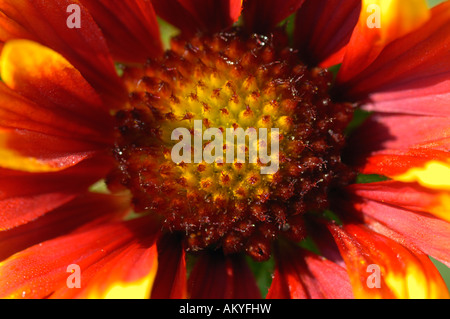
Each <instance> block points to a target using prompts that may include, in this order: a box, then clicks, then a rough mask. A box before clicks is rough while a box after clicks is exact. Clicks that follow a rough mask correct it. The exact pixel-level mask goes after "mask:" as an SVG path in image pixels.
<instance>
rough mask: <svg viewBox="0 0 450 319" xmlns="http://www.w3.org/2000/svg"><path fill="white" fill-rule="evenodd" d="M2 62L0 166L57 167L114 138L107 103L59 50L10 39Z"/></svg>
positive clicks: (45, 169) (68, 164)
mask: <svg viewBox="0 0 450 319" xmlns="http://www.w3.org/2000/svg"><path fill="white" fill-rule="evenodd" d="M0 62H1V70H0V72H1V76H2V79H3V81H4V84H3V83H2V84H0V93H1V94H0V100H1V101H2V102H4V103H2V106H1V107H0V114H1V115H2V117H1V119H0V145H1V150H0V152H1V154H2V156H1V160H0V166H2V167H4V168H8V169H16V170H24V171H29V172H52V171H59V170H62V169H65V168H68V167H71V166H73V165H76V164H77V163H79V162H81V161H83V160H86V159H88V158H91V157H93V156H96V155H98V154H101V153H104V152H105V150H106V148H107V147H109V146H110V145H111V144H112V139H113V136H112V119H111V117H110V115H109V112H108V109H107V108H106V107H104V106H103V103H102V101H101V100H100V98H99V97H98V95H97V94H96V92H95V91H94V89H93V88H92V87H91V86H90V85H89V84H88V83H87V82H86V81H85V80H84V79H83V78H82V77H81V74H80V73H79V72H78V71H77V70H76V69H75V68H74V67H73V66H72V65H71V64H69V62H68V61H67V60H65V59H64V58H63V57H62V56H61V55H59V54H58V53H56V52H55V51H52V50H51V49H49V48H47V47H44V46H42V45H40V44H37V43H35V42H32V41H29V40H12V41H9V42H8V43H7V44H6V45H5V47H4V49H3V52H2V55H1V58H0ZM5 84H6V86H5ZM13 90H14V91H13ZM49 92H51V94H49ZM31 100H32V101H33V102H31Z"/></svg>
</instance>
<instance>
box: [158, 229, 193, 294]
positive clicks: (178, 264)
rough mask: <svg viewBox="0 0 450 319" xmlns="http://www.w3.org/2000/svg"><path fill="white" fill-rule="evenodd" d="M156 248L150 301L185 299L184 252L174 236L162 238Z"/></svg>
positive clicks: (168, 235) (169, 235)
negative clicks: (156, 267)
mask: <svg viewBox="0 0 450 319" xmlns="http://www.w3.org/2000/svg"><path fill="white" fill-rule="evenodd" d="M157 246H158V272H157V273H156V277H155V282H154V283H153V289H152V295H151V298H152V299H184V298H186V297H187V277H186V252H185V250H184V249H183V245H182V242H181V240H180V238H179V237H178V236H176V235H174V234H166V235H164V236H162V237H161V238H160V239H159V240H158V243H157Z"/></svg>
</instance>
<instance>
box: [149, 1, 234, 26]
mask: <svg viewBox="0 0 450 319" xmlns="http://www.w3.org/2000/svg"><path fill="white" fill-rule="evenodd" d="M152 3H153V6H154V8H155V10H156V13H157V14H158V15H159V16H160V17H161V18H163V19H164V20H166V21H167V22H169V23H171V24H172V25H174V26H176V27H177V28H179V29H180V30H181V32H182V33H185V34H194V33H196V32H197V31H203V32H207V33H214V32H218V31H221V30H223V29H226V28H228V27H229V26H231V25H232V24H233V23H234V22H236V21H237V19H238V18H239V15H240V12H241V0H217V1H208V0H152Z"/></svg>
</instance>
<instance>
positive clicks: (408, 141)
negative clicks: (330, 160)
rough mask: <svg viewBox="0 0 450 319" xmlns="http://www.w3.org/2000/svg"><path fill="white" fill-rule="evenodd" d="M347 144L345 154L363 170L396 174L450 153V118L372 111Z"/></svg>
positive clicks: (439, 158)
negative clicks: (449, 149) (449, 150)
mask: <svg viewBox="0 0 450 319" xmlns="http://www.w3.org/2000/svg"><path fill="white" fill-rule="evenodd" d="M349 145H350V147H349V148H348V149H347V151H346V155H345V156H346V157H347V158H348V160H349V162H351V163H353V164H355V165H357V166H362V167H363V171H364V172H369V171H370V172H371V173H381V174H384V175H388V176H393V175H398V174H401V173H404V172H406V171H407V170H408V168H410V167H414V166H423V165H424V164H425V163H426V162H427V161H430V160H440V161H442V160H444V161H445V160H446V159H447V158H449V157H450V156H449V153H448V151H447V150H448V148H449V147H450V120H449V119H448V118H445V117H433V116H419V115H403V114H382V113H375V114H373V115H372V116H371V117H369V118H368V119H367V120H366V121H365V122H364V123H363V125H361V126H360V127H359V128H358V129H357V131H355V132H354V133H353V134H352V135H351V136H350V139H349ZM382 170H383V172H382Z"/></svg>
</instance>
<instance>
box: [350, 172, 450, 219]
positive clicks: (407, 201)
mask: <svg viewBox="0 0 450 319" xmlns="http://www.w3.org/2000/svg"><path fill="white" fill-rule="evenodd" d="M348 190H349V192H351V193H353V194H356V195H358V196H361V197H364V198H367V199H371V200H374V201H377V202H379V203H384V204H388V205H392V206H396V207H401V208H404V209H407V210H413V211H419V212H424V213H430V214H432V215H435V216H436V217H439V218H442V219H444V220H447V221H449V222H450V205H449V202H450V193H449V192H446V191H438V190H431V189H427V188H424V187H421V186H419V185H418V184H416V183H402V182H397V181H387V182H380V183H369V184H353V185H350V186H349V187H348Z"/></svg>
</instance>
